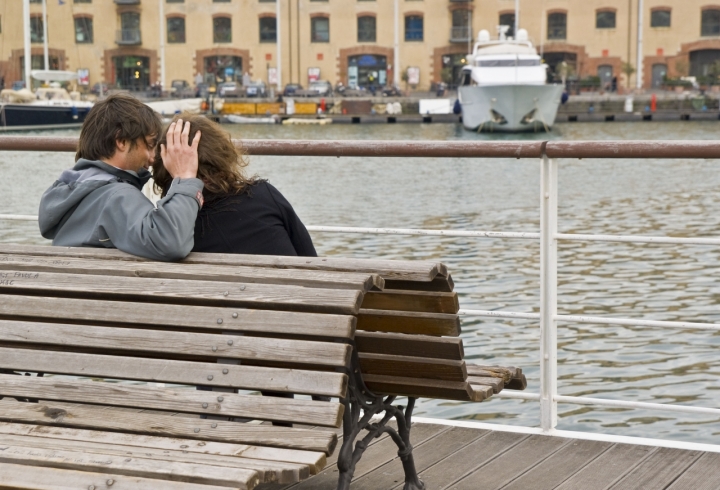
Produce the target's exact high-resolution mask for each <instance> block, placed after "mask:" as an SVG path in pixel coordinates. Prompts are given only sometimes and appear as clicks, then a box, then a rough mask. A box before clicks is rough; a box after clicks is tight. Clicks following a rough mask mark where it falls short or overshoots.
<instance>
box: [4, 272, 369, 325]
mask: <svg viewBox="0 0 720 490" xmlns="http://www.w3.org/2000/svg"><path fill="white" fill-rule="evenodd" d="M0 293H4V294H33V295H36V296H37V295H40V294H39V293H44V294H45V295H47V296H64V297H79V298H85V299H87V298H93V299H115V300H128V301H143V302H156V303H176V304H185V305H188V304H193V305H203V306H224V307H231V306H234V307H246V308H262V309H271V310H285V311H287V310H290V311H308V312H315V313H339V314H350V315H354V314H357V313H358V311H359V307H360V303H361V302H362V297H363V294H362V293H361V292H360V291H356V290H348V289H321V288H304V287H300V286H281V285H275V284H253V283H250V284H240V283H215V282H210V281H188V280H185V279H153V278H138V277H122V276H116V277H113V280H112V281H108V278H107V276H97V275H90V274H59V273H53V272H26V271H13V270H6V271H1V272H0Z"/></svg>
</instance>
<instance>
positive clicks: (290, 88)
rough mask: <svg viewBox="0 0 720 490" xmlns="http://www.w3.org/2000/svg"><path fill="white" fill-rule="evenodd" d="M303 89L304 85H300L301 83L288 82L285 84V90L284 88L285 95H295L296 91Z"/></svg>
mask: <svg viewBox="0 0 720 490" xmlns="http://www.w3.org/2000/svg"><path fill="white" fill-rule="evenodd" d="M302 89H303V88H302V85H300V84H299V83H288V84H287V85H285V90H283V95H284V96H288V95H293V94H294V93H295V92H297V91H298V90H302Z"/></svg>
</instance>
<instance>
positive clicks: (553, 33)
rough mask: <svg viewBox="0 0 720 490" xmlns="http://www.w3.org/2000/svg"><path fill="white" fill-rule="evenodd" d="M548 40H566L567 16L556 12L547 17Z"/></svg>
mask: <svg viewBox="0 0 720 490" xmlns="http://www.w3.org/2000/svg"><path fill="white" fill-rule="evenodd" d="M547 38H548V39H567V14H566V13H564V12H557V13H554V14H549V15H548V34H547Z"/></svg>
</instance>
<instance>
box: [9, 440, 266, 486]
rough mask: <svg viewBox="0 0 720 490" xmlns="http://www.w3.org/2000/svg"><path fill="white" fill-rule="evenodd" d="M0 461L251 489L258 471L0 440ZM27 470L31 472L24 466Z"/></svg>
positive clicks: (257, 481) (256, 479)
mask: <svg viewBox="0 0 720 490" xmlns="http://www.w3.org/2000/svg"><path fill="white" fill-rule="evenodd" d="M0 444H1V445H0V447H1V448H2V449H3V450H2V451H0V463H12V464H23V465H27V466H40V467H51V468H61V469H69V470H88V471H93V472H97V473H114V474H119V475H126V476H136V477H141V478H156V479H163V480H175V481H178V480H179V481H186V482H190V483H205V484H210V485H219V486H225V487H232V488H242V489H248V490H249V489H251V488H253V487H255V486H256V485H257V484H258V483H259V482H260V481H261V480H260V477H259V475H258V472H256V471H253V470H246V469H242V468H228V467H220V466H210V465H207V464H192V463H180V462H172V461H165V462H163V464H158V462H157V461H156V460H152V459H147V458H142V457H137V456H130V455H128V456H127V457H126V456H115V455H113V456H111V455H103V454H93V453H84V452H80V451H67V450H53V449H38V448H34V447H32V446H28V447H25V446H19V445H14V444H5V443H0ZM28 471H32V470H30V469H29V468H28Z"/></svg>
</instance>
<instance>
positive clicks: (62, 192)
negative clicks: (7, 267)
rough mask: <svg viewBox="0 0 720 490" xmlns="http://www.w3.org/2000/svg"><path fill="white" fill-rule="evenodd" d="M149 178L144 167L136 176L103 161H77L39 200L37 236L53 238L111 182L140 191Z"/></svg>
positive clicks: (131, 172) (129, 171) (149, 175)
mask: <svg viewBox="0 0 720 490" xmlns="http://www.w3.org/2000/svg"><path fill="white" fill-rule="evenodd" d="M150 177H151V174H150V172H149V171H148V170H146V169H144V168H143V169H141V170H140V172H138V173H136V172H133V171H131V170H122V169H119V168H116V167H113V166H112V165H108V164H107V163H105V162H101V161H95V160H85V159H83V158H81V159H80V160H78V161H77V163H76V164H75V166H74V167H73V168H72V169H71V170H64V171H63V172H62V174H60V177H59V178H58V180H56V181H55V183H54V184H53V185H52V187H50V188H49V189H48V190H47V191H45V193H44V194H43V196H42V198H41V199H40V209H39V212H38V224H39V226H40V233H41V234H42V236H43V237H45V238H54V236H55V232H56V231H57V230H58V229H59V228H60V227H61V226H62V224H63V223H64V222H65V221H67V219H68V218H69V217H70V216H71V215H72V212H73V211H74V210H75V208H76V207H77V206H78V204H80V202H81V201H82V200H83V199H85V197H87V195H88V194H90V193H92V192H93V191H95V190H97V189H99V188H100V187H103V186H105V185H107V184H109V183H111V182H125V183H127V184H130V185H132V186H134V187H136V188H137V189H138V190H141V189H142V187H143V186H144V185H145V184H146V183H147V181H148V180H150Z"/></svg>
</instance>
